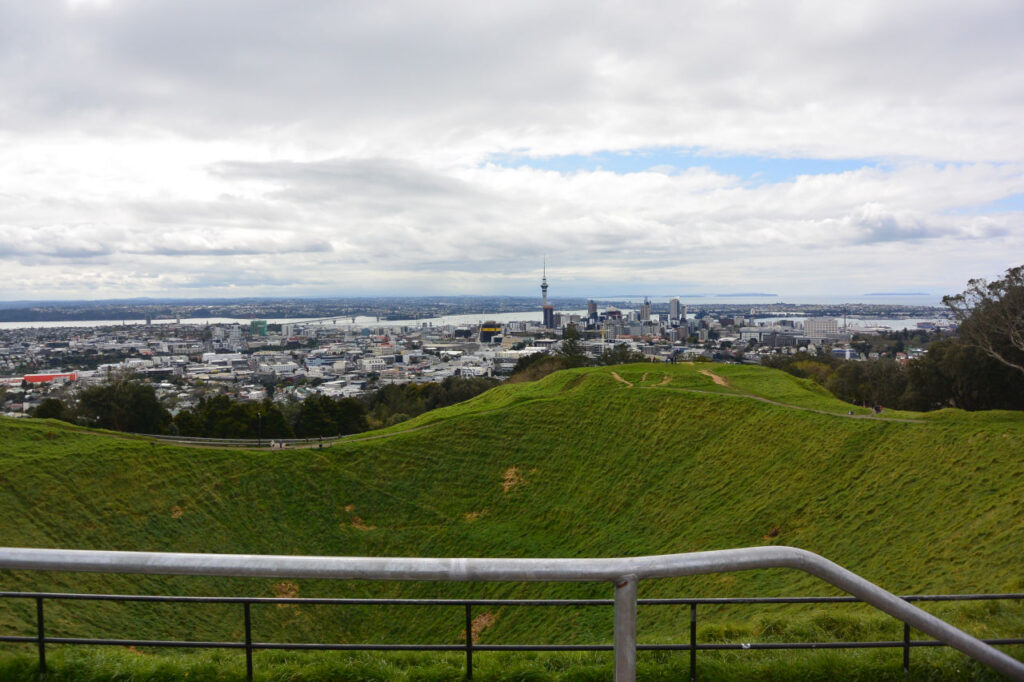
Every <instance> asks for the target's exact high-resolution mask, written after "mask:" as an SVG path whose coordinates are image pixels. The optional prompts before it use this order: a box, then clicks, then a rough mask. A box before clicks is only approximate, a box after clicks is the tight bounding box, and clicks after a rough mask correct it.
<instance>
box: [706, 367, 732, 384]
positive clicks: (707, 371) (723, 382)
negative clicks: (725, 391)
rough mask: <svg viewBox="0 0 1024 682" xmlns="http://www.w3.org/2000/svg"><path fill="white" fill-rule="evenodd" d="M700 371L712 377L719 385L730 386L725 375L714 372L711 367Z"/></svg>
mask: <svg viewBox="0 0 1024 682" xmlns="http://www.w3.org/2000/svg"><path fill="white" fill-rule="evenodd" d="M700 373H701V374H703V375H704V376H706V377H711V380H712V381H714V382H715V383H716V384H718V385H719V386H728V385H729V382H728V381H726V380H725V379H724V378H723V377H720V376H718V375H717V374H715V373H714V372H712V371H711V370H709V369H702V370H700Z"/></svg>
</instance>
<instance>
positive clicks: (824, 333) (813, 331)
mask: <svg viewBox="0 0 1024 682" xmlns="http://www.w3.org/2000/svg"><path fill="white" fill-rule="evenodd" d="M804 336H807V337H809V338H814V339H817V338H822V339H825V338H838V337H839V323H838V322H837V321H836V319H835V318H834V317H808V318H807V319H806V320H804Z"/></svg>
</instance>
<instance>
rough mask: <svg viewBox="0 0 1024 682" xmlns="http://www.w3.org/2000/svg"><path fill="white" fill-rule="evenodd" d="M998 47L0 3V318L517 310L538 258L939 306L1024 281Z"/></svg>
mask: <svg viewBox="0 0 1024 682" xmlns="http://www.w3.org/2000/svg"><path fill="white" fill-rule="evenodd" d="M1021 35H1024V5H1022V4H1021V3H1019V2H1017V1H1016V0H1006V1H997V0H990V1H986V0H978V1H975V2H971V3H963V2H955V3H954V2H945V1H935V0H929V1H927V2H925V1H921V2H913V1H910V2H900V3H891V2H882V1H878V2H857V3H839V4H837V3H807V2H796V1H793V2H782V1H763V0H756V1H755V0H749V1H746V2H744V1H735V2H733V1H730V2H716V3H694V4H692V5H685V4H672V3H620V2H614V3H613V2H607V3H601V2H592V1H588V2H539V1H538V2H529V1H518V2H514V3H512V2H509V3H473V2H406V3H399V2H395V3H360V2H347V3H346V2H337V1H334V0H331V1H327V0H323V1H309V2H303V3H298V4H296V3H289V2H284V1H283V0H281V1H275V2H271V1H268V0H246V1H245V2H242V1H241V0H220V1H217V2H208V1H204V2H199V1H197V0H196V1H186V0H173V1H172V0H75V1H65V2H57V1H47V0H36V1H33V2H7V3H0V150H2V154H0V269H2V271H3V272H4V274H5V275H6V276H5V277H4V278H3V282H2V284H0V298H5V299H32V298H100V297H111V296H126V295H140V296H141V295H147V296H157V295H172V296H182V295H186V296H201V295H202V296H206V295H209V296H236V295H289V296H291V295H302V294H312V295H339V296H344V295H349V294H351V295H356V294H428V293H429V294H441V295H443V294H461V293H481V294H484V293H487V294H490V293H498V294H514V295H521V294H525V295H532V294H534V293H536V289H537V279H538V276H539V272H538V270H539V265H540V262H541V259H542V258H543V256H544V255H545V254H546V255H547V258H548V263H549V270H548V272H549V275H550V277H549V279H550V280H551V282H552V287H551V293H552V294H554V295H584V296H585V295H595V296H599V295H606V294H612V293H616V292H626V291H628V292H637V291H644V290H647V291H652V292H673V291H678V292H680V293H683V292H693V293H698V292H701V291H706V292H729V291H768V292H774V293H779V294H782V295H784V296H787V297H789V298H798V297H799V295H801V294H808V293H813V294H815V295H829V294H832V295H848V296H851V297H857V296H859V295H862V294H863V293H866V292H871V291H880V290H884V291H926V292H931V293H934V294H939V295H941V294H942V293H953V292H956V291H959V290H960V289H962V288H963V285H964V284H965V282H966V280H967V279H969V278H971V277H995V276H998V275H999V274H1000V273H1001V272H1002V271H1004V270H1005V269H1006V268H1008V267H1011V266H1014V265H1019V264H1021V263H1022V262H1024V257H1022V255H1021V254H1024V155H1022V148H1024V143H1022V140H1024V69H1022V68H1021V65H1022V64H1024V41H1022V40H1021V39H1020V36H1021ZM647 158H650V159H651V163H650V165H645V162H644V159H647ZM588 159H591V160H592V162H587V160H588ZM598 159H600V161H598ZM755 161H756V165H757V166H758V167H759V168H762V169H767V170H768V171H769V172H768V173H767V174H765V173H762V172H757V173H753V172H750V173H748V172H745V171H737V170H736V169H737V168H744V167H746V166H747V165H752V164H754V162H755ZM826 161H827V162H829V164H831V165H830V166H828V167H829V168H831V169H830V170H823V168H825V167H826V166H827V164H825V163H824V162H826ZM748 162H749V163H748ZM783 169H785V172H783ZM773 171H774V172H773Z"/></svg>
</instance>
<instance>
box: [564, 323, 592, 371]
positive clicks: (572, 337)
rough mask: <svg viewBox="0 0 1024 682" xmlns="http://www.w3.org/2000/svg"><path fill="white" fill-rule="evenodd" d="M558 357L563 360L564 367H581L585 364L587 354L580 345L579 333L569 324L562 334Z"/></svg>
mask: <svg viewBox="0 0 1024 682" xmlns="http://www.w3.org/2000/svg"><path fill="white" fill-rule="evenodd" d="M558 355H559V356H561V357H563V358H565V366H566V367H582V366H584V365H586V364H587V353H586V351H585V350H584V348H583V344H582V343H580V333H579V332H578V331H577V330H576V326H575V325H572V324H570V325H569V326H568V327H566V328H565V331H563V332H562V343H561V344H559V348H558Z"/></svg>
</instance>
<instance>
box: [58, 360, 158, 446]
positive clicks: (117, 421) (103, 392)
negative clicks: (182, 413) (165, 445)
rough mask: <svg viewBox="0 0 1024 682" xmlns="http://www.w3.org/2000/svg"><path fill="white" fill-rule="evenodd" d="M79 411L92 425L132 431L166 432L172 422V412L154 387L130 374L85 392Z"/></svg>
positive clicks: (80, 400) (79, 400)
mask: <svg viewBox="0 0 1024 682" xmlns="http://www.w3.org/2000/svg"><path fill="white" fill-rule="evenodd" d="M78 413H79V416H80V417H81V418H82V419H83V420H84V421H85V422H86V424H88V425H89V426H95V427H99V428H101V429H110V430H112V431H127V432H130V433H164V432H166V430H167V425H168V424H169V423H170V414H168V412H167V410H165V409H164V407H163V406H162V405H161V404H160V400H159V399H157V397H156V391H155V390H154V389H153V387H152V386H150V385H149V384H143V383H140V382H138V381H136V380H135V379H134V378H133V377H132V376H131V375H130V374H122V375H120V376H116V377H113V378H111V379H109V380H108V381H107V383H105V384H100V385H99V386H90V387H89V388H87V389H85V390H84V391H82V392H81V393H80V394H79V397H78Z"/></svg>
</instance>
